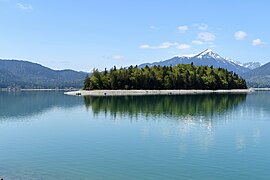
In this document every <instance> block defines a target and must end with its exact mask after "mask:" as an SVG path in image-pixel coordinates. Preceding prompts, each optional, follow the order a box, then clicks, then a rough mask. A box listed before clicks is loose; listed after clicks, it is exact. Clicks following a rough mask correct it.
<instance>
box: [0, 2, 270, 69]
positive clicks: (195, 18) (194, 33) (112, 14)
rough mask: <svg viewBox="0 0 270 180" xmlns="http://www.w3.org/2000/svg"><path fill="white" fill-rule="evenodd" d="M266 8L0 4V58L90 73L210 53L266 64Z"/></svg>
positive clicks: (168, 4) (269, 13)
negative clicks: (187, 55) (114, 66)
mask: <svg viewBox="0 0 270 180" xmlns="http://www.w3.org/2000/svg"><path fill="white" fill-rule="evenodd" d="M269 7H270V1H267V0H264V1H263V0H261V1H246V0H238V1H237V2H236V1H228V0H227V1H225V0H224V1H214V0H212V1H210V0H204V1H198V0H197V1H195V0H189V1H181V0H167V1H165V0H147V1H145V0H136V1H127V0H114V1H108V0H107V1H105V0H96V1H95V0H91V1H86V0H84V1H83V0H76V1H74V0H65V1H63V0H57V1H53V0H46V1H41V0H0V24H1V26H0V27H1V28H0V58H4V59H24V60H29V61H31V62H37V63H41V64H43V65H45V66H48V67H51V68H53V69H65V68H71V69H75V70H90V69H92V68H94V67H96V68H99V69H103V68H105V67H108V68H110V67H112V66H113V65H117V66H118V67H120V66H128V65H130V64H133V65H135V64H141V63H143V62H153V61H160V60H165V59H168V58H171V57H173V56H175V55H186V54H194V53H198V52H200V51H203V50H204V49H206V48H211V49H213V50H214V51H216V52H217V53H219V54H220V55H222V56H225V57H229V58H232V59H234V60H237V61H241V62H248V61H259V62H262V63H266V62H268V61H270V51H269V45H270V36H269V32H270V23H269V22H268V18H269V17H270V11H269Z"/></svg>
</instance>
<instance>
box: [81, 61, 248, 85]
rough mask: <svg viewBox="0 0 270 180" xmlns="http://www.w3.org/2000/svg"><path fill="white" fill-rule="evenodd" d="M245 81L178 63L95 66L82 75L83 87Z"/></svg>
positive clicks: (211, 70) (210, 68)
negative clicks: (118, 66)
mask: <svg viewBox="0 0 270 180" xmlns="http://www.w3.org/2000/svg"><path fill="white" fill-rule="evenodd" d="M246 88H247V86H246V81H245V80H244V79H242V78H241V77H239V76H238V75H237V74H236V73H233V72H229V71H228V70H226V69H223V68H213V67H212V66H211V67H208V66H194V65H193V64H179V65H176V66H153V67H148V66H146V67H144V68H139V67H138V66H134V67H133V66H130V67H128V68H120V69H117V68H116V67H115V66H114V67H113V68H111V69H110V70H109V71H108V70H107V69H105V70H104V71H102V72H99V71H98V70H97V69H95V70H94V71H93V73H92V75H91V77H88V76H87V77H86V78H85V81H84V90H105V89H106V90H118V89H125V90H130V89H148V90H153V89H155V90H163V89H164V90H166V89H168V90H172V89H203V90H217V89H246Z"/></svg>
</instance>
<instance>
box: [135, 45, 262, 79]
mask: <svg viewBox="0 0 270 180" xmlns="http://www.w3.org/2000/svg"><path fill="white" fill-rule="evenodd" d="M191 63H193V64H194V65H195V66H213V67H215V68H219V67H222V68H225V69H228V70H229V71H233V72H236V73H237V74H243V73H246V72H248V71H250V70H252V69H255V68H258V67H260V66H261V64H260V63H259V62H249V63H244V64H242V63H240V62H238V61H233V60H232V59H229V58H224V57H222V56H220V55H219V54H217V53H215V52H214V51H212V50H211V49H206V50H205V51H203V52H200V53H198V54H195V55H184V56H176V57H173V58H171V59H168V60H165V61H159V62H154V63H144V64H141V65H139V67H145V66H146V65H147V66H154V65H161V66H164V65H165V66H170V65H172V66H174V65H177V64H191Z"/></svg>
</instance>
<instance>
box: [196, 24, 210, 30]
mask: <svg viewBox="0 0 270 180" xmlns="http://www.w3.org/2000/svg"><path fill="white" fill-rule="evenodd" d="M198 29H199V30H206V29H208V25H207V24H199V25H198Z"/></svg>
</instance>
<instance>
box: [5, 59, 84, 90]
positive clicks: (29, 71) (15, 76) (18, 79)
mask: <svg viewBox="0 0 270 180" xmlns="http://www.w3.org/2000/svg"><path fill="white" fill-rule="evenodd" d="M85 76H86V73H84V72H77V71H73V70H52V69H50V68H47V67H44V66H42V65H40V64H36V63H31V62H28V61H18V60H0V88H5V87H21V88H70V87H74V88H80V87H82V86H83V80H84V78H85Z"/></svg>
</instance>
